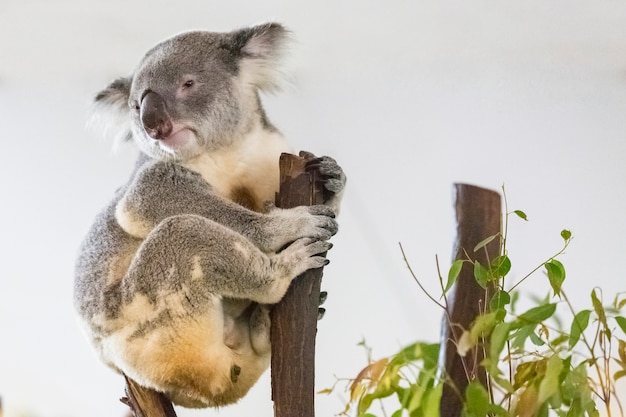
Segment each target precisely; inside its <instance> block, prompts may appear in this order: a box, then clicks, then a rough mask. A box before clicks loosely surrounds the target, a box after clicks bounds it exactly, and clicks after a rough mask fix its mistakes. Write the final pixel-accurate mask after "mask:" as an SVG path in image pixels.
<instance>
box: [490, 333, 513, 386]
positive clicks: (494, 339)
mask: <svg viewBox="0 0 626 417" xmlns="http://www.w3.org/2000/svg"><path fill="white" fill-rule="evenodd" d="M510 329H511V325H510V323H504V322H503V323H498V324H497V325H496V327H494V329H493V331H492V332H491V343H490V344H489V358H490V359H491V360H492V368H495V369H492V371H491V373H492V374H494V373H496V372H495V370H497V368H498V365H499V363H498V358H499V357H500V353H501V352H502V350H503V349H504V345H505V344H506V341H507V339H508V336H509V330H510Z"/></svg>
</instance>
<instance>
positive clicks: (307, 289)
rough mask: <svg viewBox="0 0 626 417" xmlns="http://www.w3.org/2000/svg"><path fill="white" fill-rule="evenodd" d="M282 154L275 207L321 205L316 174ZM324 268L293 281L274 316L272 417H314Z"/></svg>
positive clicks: (273, 312)
mask: <svg viewBox="0 0 626 417" xmlns="http://www.w3.org/2000/svg"><path fill="white" fill-rule="evenodd" d="M300 155H301V156H300V157H298V156H295V155H290V154H282V155H281V157H280V171H281V181H280V192H279V193H278V194H277V196H276V206H277V207H281V208H290V207H295V206H302V205H304V206H310V205H314V204H322V203H323V195H322V190H321V188H319V187H318V186H319V185H320V184H319V182H318V181H317V173H316V172H305V163H306V159H305V158H304V157H303V156H305V155H306V158H307V159H308V158H310V157H311V156H310V155H308V154H304V153H302V152H301V153H300ZM321 279H322V268H319V269H314V270H309V271H307V272H305V273H304V274H302V275H300V276H299V277H298V278H296V279H295V280H294V281H293V282H292V284H291V286H290V288H289V290H288V291H287V294H286V295H285V297H284V298H283V299H282V300H281V301H280V303H278V304H277V305H276V306H274V308H273V310H272V329H271V340H272V400H273V401H274V416H275V417H293V416H298V417H313V416H314V415H315V404H314V396H315V336H316V333H317V316H318V307H319V296H320V285H321Z"/></svg>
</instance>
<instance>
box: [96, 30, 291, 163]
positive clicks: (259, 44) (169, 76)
mask: <svg viewBox="0 0 626 417" xmlns="http://www.w3.org/2000/svg"><path fill="white" fill-rule="evenodd" d="M287 38H288V36H287V31H286V30H285V29H284V28H283V27H282V26H281V25H279V24H275V23H270V24H265V25H260V26H255V27H252V28H246V29H241V30H238V31H234V32H229V33H214V32H204V31H195V32H187V33H183V34H180V35H177V36H174V37H173V38H170V39H168V40H166V41H164V42H161V43H159V44H158V45H156V46H155V47H154V48H152V49H151V50H150V51H148V52H147V53H146V55H145V56H144V58H143V59H142V60H141V61H140V63H139V65H138V66H137V68H136V70H135V72H134V74H133V76H132V77H129V78H126V79H120V80H117V81H116V82H114V83H113V84H111V85H110V86H109V88H107V89H106V90H104V91H102V92H101V93H100V94H99V95H98V96H97V97H96V103H97V104H100V105H102V106H101V107H108V110H111V108H113V109H115V110H117V112H118V113H120V112H121V113H125V117H126V118H127V119H126V120H127V123H118V125H119V126H123V127H125V128H126V133H123V134H121V135H118V136H131V137H132V138H133V139H134V140H135V142H136V143H137V144H138V146H139V147H140V149H141V150H142V151H143V152H145V153H146V154H148V155H149V156H151V157H153V158H157V159H161V160H187V159H189V158H193V157H194V156H196V155H198V154H200V153H202V152H204V151H212V150H216V149H219V148H222V147H224V146H228V145H230V144H231V143H232V142H233V141H235V140H237V138H239V137H241V136H243V135H245V134H246V133H248V132H249V131H250V130H251V129H253V128H254V123H255V120H257V119H258V118H259V115H263V111H262V109H261V107H260V101H259V97H258V90H269V89H272V88H273V87H275V85H276V77H275V73H276V72H277V71H276V70H275V68H276V66H277V65H276V62H277V60H278V57H279V55H280V54H281V52H282V46H283V44H284V43H285V41H286V40H287ZM123 99H125V101H126V102H125V103H123V106H122V104H121V101H122V100H123ZM118 116H119V115H118ZM122 117H124V115H122Z"/></svg>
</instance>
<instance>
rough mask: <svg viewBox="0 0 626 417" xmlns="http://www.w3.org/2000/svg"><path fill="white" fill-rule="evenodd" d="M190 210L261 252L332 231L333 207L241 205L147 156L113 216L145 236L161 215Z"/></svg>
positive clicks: (325, 236) (196, 178) (171, 165)
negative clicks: (262, 209)
mask: <svg viewBox="0 0 626 417" xmlns="http://www.w3.org/2000/svg"><path fill="white" fill-rule="evenodd" d="M180 214H195V215H198V216H201V217H204V218H206V219H209V220H212V221H215V222H217V223H219V224H222V225H223V226H226V227H228V228H229V229H231V230H233V231H235V232H237V233H239V234H241V235H243V236H244V237H246V238H247V239H248V240H250V241H251V242H252V243H253V244H254V245H255V246H257V247H258V248H259V249H261V250H262V251H264V252H276V251H278V250H279V249H281V248H282V247H283V246H285V245H287V244H289V243H291V242H293V241H295V240H297V239H299V238H302V237H312V238H316V239H321V240H327V239H329V238H330V237H331V236H332V235H334V234H335V233H336V232H337V223H336V221H335V220H334V212H333V210H332V208H330V207H326V206H312V207H296V208H293V209H278V208H272V209H271V210H270V211H269V212H268V213H257V212H255V211H252V210H249V209H246V208H244V207H242V206H240V205H238V204H236V203H234V202H232V201H230V200H228V199H226V198H224V197H221V196H220V195H218V194H216V193H215V192H214V190H213V189H212V187H211V186H210V185H209V184H208V183H207V182H206V181H204V180H203V179H202V177H201V176H200V175H199V174H197V173H195V172H193V171H191V170H189V169H187V168H184V167H182V166H180V165H177V164H175V163H168V162H155V161H150V162H147V163H146V164H145V165H144V166H143V167H141V168H140V169H139V170H138V171H137V172H136V174H135V176H134V178H133V180H132V181H131V182H130V183H129V184H128V185H127V187H126V189H125V190H124V193H123V196H122V198H121V199H120V201H119V202H118V204H117V207H116V213H115V217H116V219H117V221H118V223H119V224H120V226H121V227H122V228H123V229H124V230H125V231H126V232H127V233H129V234H130V235H132V236H134V237H137V238H141V239H144V238H145V237H147V236H148V234H149V233H150V232H151V231H152V230H153V229H154V228H155V227H156V226H157V225H158V224H160V223H161V222H162V221H163V220H165V219H166V218H168V217H172V216H176V215H180Z"/></svg>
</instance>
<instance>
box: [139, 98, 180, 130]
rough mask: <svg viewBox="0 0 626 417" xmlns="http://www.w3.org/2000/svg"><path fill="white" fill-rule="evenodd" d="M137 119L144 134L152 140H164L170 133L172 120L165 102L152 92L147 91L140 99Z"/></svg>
mask: <svg viewBox="0 0 626 417" xmlns="http://www.w3.org/2000/svg"><path fill="white" fill-rule="evenodd" d="M139 117H141V123H142V124H143V128H144V129H145V130H146V133H147V134H148V135H149V136H150V137H151V138H153V139H165V138H167V137H168V136H169V135H170V134H171V133H172V119H171V118H170V115H169V113H168V112H167V106H166V105H165V100H163V97H161V96H160V95H159V94H157V93H155V92H154V91H148V92H147V93H146V94H145V95H144V97H143V98H142V99H141V108H140V111H139Z"/></svg>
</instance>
